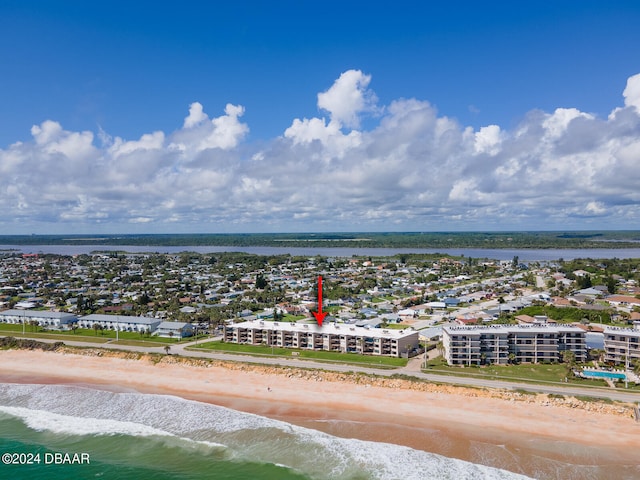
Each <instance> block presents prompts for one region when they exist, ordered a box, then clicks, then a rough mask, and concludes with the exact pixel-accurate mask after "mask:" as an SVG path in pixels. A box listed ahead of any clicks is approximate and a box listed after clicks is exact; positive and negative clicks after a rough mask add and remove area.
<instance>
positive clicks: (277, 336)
mask: <svg viewBox="0 0 640 480" xmlns="http://www.w3.org/2000/svg"><path fill="white" fill-rule="evenodd" d="M224 340H225V342H230V343H245V344H250V345H268V346H275V347H284V348H300V349H307V350H326V351H333V352H344V353H361V354H367V355H383V356H389V357H401V356H406V355H408V354H411V353H412V352H414V351H415V350H416V349H417V348H418V332H416V331H414V330H411V329H405V330H392V329H383V328H366V327H356V326H354V325H348V324H339V323H325V324H324V325H323V326H322V327H319V326H318V325H317V324H311V323H288V322H269V321H262V320H253V321H248V322H242V323H235V324H230V325H225V327H224Z"/></svg>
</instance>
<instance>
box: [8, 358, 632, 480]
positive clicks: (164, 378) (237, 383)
mask: <svg viewBox="0 0 640 480" xmlns="http://www.w3.org/2000/svg"><path fill="white" fill-rule="evenodd" d="M336 378H340V379H339V380H336V379H334V378H333V377H331V378H329V379H327V377H326V376H316V377H314V376H311V377H310V376H309V375H308V374H301V373H299V371H296V370H286V369H280V370H278V369H273V368H271V369H266V368H264V367H252V366H249V365H240V364H216V363H211V364H206V365H205V364H204V363H201V364H196V365H188V364H185V363H182V362H180V361H178V359H175V360H172V359H171V358H170V357H166V358H165V359H163V360H162V361H160V362H158V361H157V359H150V358H143V359H127V358H122V356H118V355H115V356H109V355H100V356H98V355H96V356H89V355H86V354H83V355H79V354H75V353H59V352H41V351H25V350H9V351H1V352H0V381H1V382H4V383H57V384H74V385H91V386H98V387H100V388H104V389H109V390H115V391H132V390H133V391H137V392H144V393H157V394H171V395H176V396H180V397H183V398H188V399H194V400H199V401H203V402H208V403H213V404H216V405H222V406H226V407H229V408H233V409H235V410H240V411H244V412H249V413H255V414H258V415H263V416H267V417H271V418H276V419H279V420H284V421H287V422H290V423H294V424H297V425H301V426H306V427H309V428H314V429H317V430H322V431H325V432H327V433H331V434H333V435H337V436H342V437H351V438H360V439H363V440H373V441H379V442H389V443H395V444H401V445H407V446H409V447H412V448H416V449H420V450H425V451H429V452H433V453H438V454H442V455H446V456H448V457H455V458H460V459H463V460H468V461H471V462H474V463H482V464H485V465H490V466H494V467H499V468H505V469H508V470H510V471H514V472H518V473H523V474H526V475H529V476H532V477H535V478H576V479H578V478H580V479H583V478H603V479H604V478H640V468H639V467H638V463H640V461H639V460H638V458H639V457H638V454H637V452H638V447H640V424H639V423H636V422H635V421H634V420H633V419H632V418H631V417H630V415H628V412H627V413H622V410H620V411H619V412H618V413H617V414H616V413H615V409H614V408H612V407H609V408H608V411H606V412H604V411H586V410H583V409H580V408H570V407H567V406H561V405H554V404H551V403H548V402H547V403H531V402H527V401H514V400H513V399H511V400H510V401H509V400H505V399H501V398H494V397H492V396H491V395H489V394H487V393H486V392H482V391H474V390H472V389H467V388H456V387H446V391H444V392H433V391H420V390H413V389H408V388H404V387H403V383H404V382H396V383H394V382H393V381H387V382H386V383H385V385H386V386H378V385H376V382H375V381H373V380H372V381H371V382H369V383H367V382H368V381H367V380H365V381H364V383H363V382H358V383H356V382H351V381H348V380H347V381H345V380H344V376H336Z"/></svg>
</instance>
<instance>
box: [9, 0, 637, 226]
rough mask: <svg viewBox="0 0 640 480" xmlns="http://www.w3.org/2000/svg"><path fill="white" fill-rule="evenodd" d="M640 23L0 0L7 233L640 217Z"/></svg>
mask: <svg viewBox="0 0 640 480" xmlns="http://www.w3.org/2000/svg"><path fill="white" fill-rule="evenodd" d="M639 20H640V4H638V2H632V1H626V2H625V1H618V2H603V1H599V2H590V1H571V2H567V1H565V2H562V1H560V2H462V1H459V2H417V1H416V2H405V1H395V2H386V4H379V3H376V2H364V1H363V2H346V4H345V2H333V1H327V2H301V1H287V2H241V1H240V2H189V1H183V2H172V3H168V2H164V3H160V4H158V3H156V2H153V3H152V2H142V1H140V2H132V1H129V2H119V1H112V2H104V3H98V2H76V1H60V2H49V1H47V2H23V1H20V2H17V1H16V2H12V1H4V2H2V3H0V58H2V62H0V100H1V103H0V104H1V105H2V114H1V115H0V230H1V231H3V232H6V233H93V232H96V233H129V232H132V233H134V232H148V233H155V232H253V231H255V232H263V231H334V230H336V231H348V230H359V231H367V230H412V231H415V230H424V231H434V230H436V231H437V230H510V229H517V230H523V229H524V230H537V229H595V228H614V229H627V228H640V222H639V220H640V208H639V207H638V201H639V200H640V197H639V194H638V193H636V190H637V185H639V184H640V175H639V174H638V173H637V172H636V170H638V169H637V168H635V167H636V165H638V162H640V143H639V142H640V140H639V138H640V118H639V112H638V110H639V109H640V77H636V75H637V74H639V73H640V50H639V49H638V48H637V46H638V45H640V29H639V28H638V24H639ZM190 112H191V113H190Z"/></svg>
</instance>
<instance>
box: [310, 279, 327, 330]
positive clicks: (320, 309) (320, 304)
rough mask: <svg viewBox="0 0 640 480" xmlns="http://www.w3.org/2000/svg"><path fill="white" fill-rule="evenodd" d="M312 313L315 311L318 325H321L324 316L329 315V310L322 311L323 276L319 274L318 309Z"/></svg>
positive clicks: (314, 314)
mask: <svg viewBox="0 0 640 480" xmlns="http://www.w3.org/2000/svg"><path fill="white" fill-rule="evenodd" d="M311 313H313V316H314V317H316V320H317V322H318V326H319V327H321V326H322V321H323V320H324V317H326V316H327V312H324V313H323V312H322V276H318V311H317V312H311Z"/></svg>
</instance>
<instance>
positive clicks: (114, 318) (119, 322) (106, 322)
mask: <svg viewBox="0 0 640 480" xmlns="http://www.w3.org/2000/svg"><path fill="white" fill-rule="evenodd" d="M96 324H97V325H99V326H100V327H102V328H104V329H106V330H119V331H121V332H142V333H147V332H148V333H153V332H155V331H156V329H157V328H158V325H160V320H158V319H157V318H149V317H128V316H125V315H101V314H98V313H93V314H91V315H86V316H84V317H80V318H79V319H78V326H80V327H82V328H93V326H94V325H96Z"/></svg>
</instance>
